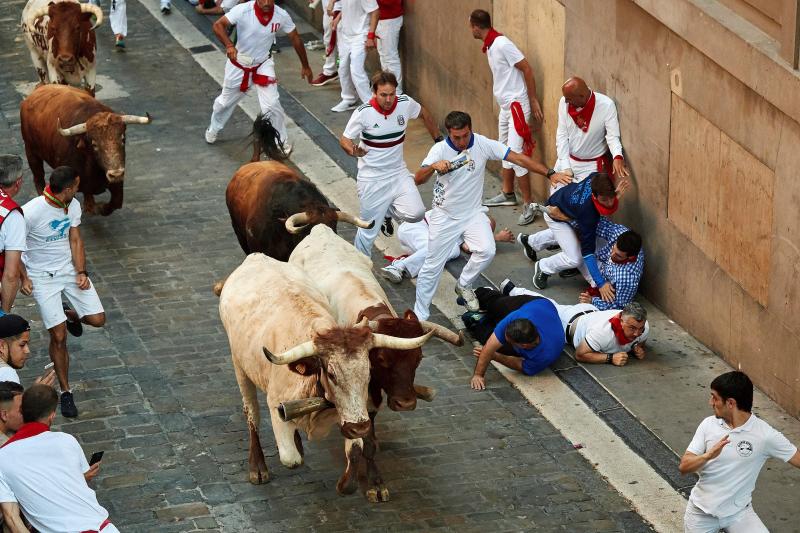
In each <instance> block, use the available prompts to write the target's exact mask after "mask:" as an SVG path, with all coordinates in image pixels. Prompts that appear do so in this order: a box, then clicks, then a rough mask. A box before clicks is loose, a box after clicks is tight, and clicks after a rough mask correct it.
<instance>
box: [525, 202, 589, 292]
mask: <svg viewBox="0 0 800 533" xmlns="http://www.w3.org/2000/svg"><path fill="white" fill-rule="evenodd" d="M544 221H545V222H547V227H548V228H549V229H550V231H552V232H553V237H554V238H555V241H556V242H557V243H558V245H559V246H560V247H561V251H560V252H559V253H557V254H554V255H551V256H550V257H545V258H544V259H541V260H539V268H541V269H542V272H544V273H545V274H550V275H552V274H555V273H557V272H561V271H562V270H567V269H568V268H577V269H578V270H579V271H580V273H581V275H582V276H583V277H584V278H586V281H587V282H589V284H590V285H591V286H592V287H594V286H595V283H594V280H593V279H592V276H591V275H589V269H588V268H586V263H584V262H583V254H582V253H581V243H580V241H579V240H578V235H577V234H576V233H575V230H574V229H572V226H570V225H569V224H567V223H566V222H558V221H555V220H553V219H552V218H550V216H549V215H547V214H545V215H544ZM544 231H547V230H544ZM542 240H544V239H542ZM536 241H537V239H536V235H534V242H536Z"/></svg>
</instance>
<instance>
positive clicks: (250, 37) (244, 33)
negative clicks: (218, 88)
mask: <svg viewBox="0 0 800 533" xmlns="http://www.w3.org/2000/svg"><path fill="white" fill-rule="evenodd" d="M225 18H227V19H228V22H230V23H231V24H235V25H236V35H237V37H236V51H237V54H238V59H237V62H238V63H239V64H240V65H242V66H243V67H253V66H256V65H261V64H262V63H267V61H268V60H269V65H262V68H263V67H267V66H269V67H272V66H273V65H274V62H273V61H272V59H270V55H269V51H270V48H272V45H273V44H274V43H275V39H276V38H277V34H278V32H279V31H280V32H283V33H291V32H292V31H294V29H295V25H294V21H292V17H290V16H289V13H287V12H286V10H285V9H283V8H281V7H278V6H275V10H274V11H273V13H272V19H271V20H270V21H269V24H267V25H266V26H264V25H263V24H261V22H259V20H258V17H256V11H255V0H253V1H252V2H247V3H245V4H239V5H237V6H235V7H233V8H231V10H230V11H228V13H226V14H225ZM247 58H250V61H247ZM247 63H249V64H247ZM258 73H259V74H265V73H264V72H262V71H261V69H259V70H258ZM242 75H243V72H242V69H240V68H239V67H237V66H236V65H234V64H233V63H231V62H230V60H227V61H226V62H225V85H226V86H238V85H239V83H241V79H242ZM266 75H272V76H274V75H275V74H274V71H271V72H270V73H266ZM237 80H238V81H237Z"/></svg>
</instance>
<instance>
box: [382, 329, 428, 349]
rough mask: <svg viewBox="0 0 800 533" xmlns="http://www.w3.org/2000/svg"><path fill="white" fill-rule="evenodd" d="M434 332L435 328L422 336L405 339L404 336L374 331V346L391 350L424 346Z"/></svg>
mask: <svg viewBox="0 0 800 533" xmlns="http://www.w3.org/2000/svg"><path fill="white" fill-rule="evenodd" d="M433 333H434V332H433V330H431V331H429V332H428V333H426V334H425V335H423V336H422V337H414V338H412V339H404V338H402V337H394V336H392V335H384V334H382V333H373V334H372V347H373V348H388V349H390V350H414V349H416V348H420V347H422V345H423V344H425V343H426V342H428V339H430V338H431V337H433Z"/></svg>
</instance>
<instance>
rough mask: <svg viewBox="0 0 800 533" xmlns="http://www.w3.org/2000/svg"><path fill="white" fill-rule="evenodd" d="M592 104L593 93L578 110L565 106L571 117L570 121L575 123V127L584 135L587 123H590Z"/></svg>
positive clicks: (593, 99)
mask: <svg viewBox="0 0 800 533" xmlns="http://www.w3.org/2000/svg"><path fill="white" fill-rule="evenodd" d="M594 103H595V98H594V91H592V94H591V96H589V100H588V101H587V102H586V105H585V106H583V107H582V108H580V110H579V109H578V108H577V107H575V106H573V105H572V104H567V113H568V114H569V116H571V117H572V120H574V121H575V125H577V126H578V127H579V128H580V129H581V130H583V132H584V133H586V132H587V131H588V130H589V123H590V122H591V121H592V114H593V113H594Z"/></svg>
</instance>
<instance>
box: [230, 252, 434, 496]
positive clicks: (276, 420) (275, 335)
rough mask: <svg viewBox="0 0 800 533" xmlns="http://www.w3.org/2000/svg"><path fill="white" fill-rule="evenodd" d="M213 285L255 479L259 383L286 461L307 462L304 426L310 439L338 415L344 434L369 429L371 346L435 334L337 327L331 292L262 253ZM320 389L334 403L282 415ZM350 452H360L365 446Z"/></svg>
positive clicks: (260, 471)
mask: <svg viewBox="0 0 800 533" xmlns="http://www.w3.org/2000/svg"><path fill="white" fill-rule="evenodd" d="M215 292H217V293H218V294H219V295H220V302H219V313H220V317H221V319H222V323H223V326H224V327H225V331H226V333H227V335H228V341H229V343H230V347H231V358H232V360H233V366H234V371H235V374H236V380H237V381H238V383H239V389H240V391H241V393H242V403H243V406H244V414H245V417H246V418H247V425H248V428H249V430H250V454H249V469H250V481H251V482H252V483H256V484H258V483H262V482H265V481H267V480H268V477H269V474H268V470H267V466H266V462H265V460H264V453H263V451H262V449H261V444H260V439H259V436H258V427H259V422H260V413H259V405H258V400H257V396H256V389H257V388H258V389H261V390H262V391H264V392H265V393H266V395H267V405H268V406H269V410H270V416H271V418H272V430H273V433H274V435H275V441H276V443H277V446H278V452H279V455H280V460H281V463H283V464H284V465H285V466H287V467H290V468H292V467H295V466H298V465H300V464H302V462H303V457H302V446H301V443H300V438H299V432H298V429H302V430H303V431H305V433H306V434H307V435H308V437H309V438H311V439H314V438H318V437H322V436H324V435H325V434H327V433H328V432H329V431H330V428H331V426H332V425H333V423H334V421H335V419H336V415H337V414H338V419H339V425H340V428H341V431H342V434H343V435H344V436H345V437H347V438H350V439H354V438H359V437H363V436H364V435H367V434H368V433H369V431H370V425H371V424H370V420H369V418H368V414H367V385H368V382H369V359H368V352H369V350H370V348H373V347H381V346H388V347H393V348H399V349H409V348H414V347H419V346H421V345H422V344H424V342H425V341H426V340H427V338H428V337H430V334H429V335H428V336H423V337H421V338H416V339H397V338H393V337H390V336H387V335H381V334H377V333H372V331H371V330H370V329H369V328H368V327H366V324H367V322H366V321H364V323H363V324H362V325H358V326H354V327H344V328H343V327H339V326H338V325H337V324H336V320H335V319H334V317H333V314H332V312H331V309H330V307H329V305H328V303H327V299H326V298H325V296H324V295H323V294H322V293H321V292H319V290H318V289H317V288H316V287H314V285H313V283H312V281H311V280H310V279H309V278H308V276H306V274H305V273H303V272H302V271H301V270H300V269H298V268H297V267H295V266H293V265H289V264H287V263H283V262H280V261H277V260H275V259H272V258H270V257H267V256H265V255H263V254H251V255H249V256H248V257H247V258H246V259H245V260H244V262H243V263H242V264H241V265H240V266H239V267H238V268H237V269H236V270H234V271H233V273H232V274H231V275H230V276H229V277H228V279H227V280H226V281H225V282H224V286H223V287H222V288H221V290H220V288H219V287H215ZM320 395H323V396H325V398H327V399H328V400H329V401H331V402H332V403H334V404H335V405H336V410H335V411H334V410H332V409H328V410H326V411H322V412H318V413H312V414H310V415H305V416H302V417H300V418H297V419H294V420H291V421H288V422H286V421H283V420H282V419H281V417H280V415H279V413H278V409H277V408H278V405H279V404H280V403H281V402H285V401H289V400H298V399H302V398H309V397H314V396H320ZM348 451H350V450H348ZM352 453H353V454H355V455H360V453H361V450H360V449H358V450H355V449H354V450H352Z"/></svg>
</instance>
